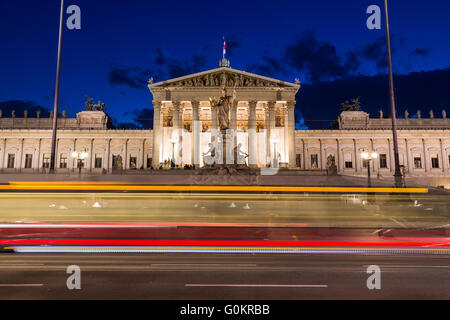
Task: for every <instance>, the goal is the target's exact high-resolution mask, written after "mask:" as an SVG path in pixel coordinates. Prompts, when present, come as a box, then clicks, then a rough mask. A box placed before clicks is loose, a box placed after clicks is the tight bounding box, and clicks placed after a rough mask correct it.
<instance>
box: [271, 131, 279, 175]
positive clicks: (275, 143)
mask: <svg viewBox="0 0 450 320" xmlns="http://www.w3.org/2000/svg"><path fill="white" fill-rule="evenodd" d="M270 142H272V144H273V168H278V158H277V144H278V142H279V139H278V138H276V137H275V138H272V139H270Z"/></svg>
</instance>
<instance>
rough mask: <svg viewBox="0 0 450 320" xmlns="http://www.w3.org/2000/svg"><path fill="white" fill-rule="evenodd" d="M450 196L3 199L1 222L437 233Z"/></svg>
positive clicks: (447, 216)
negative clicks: (252, 225) (419, 230)
mask: <svg viewBox="0 0 450 320" xmlns="http://www.w3.org/2000/svg"><path fill="white" fill-rule="evenodd" d="M449 221H450V200H449V197H448V195H445V196H439V195H366V194H341V195H333V194H328V195H326V194H315V195H313V194H298V195H281V194H261V195H258V194H247V195H245V194H244V195H236V194H102V193H74V194H67V193H63V194H59V193H48V194H39V193H32V194H30V193H28V194H27V193H24V194H17V193H7V194H0V223H6V224H11V223H73V222H76V223H115V222H135V223H141V222H145V223H151V222H164V223H194V224H195V223H225V224H227V223H228V224H245V223H258V224H262V225H269V226H277V225H283V226H286V225H293V226H299V225H301V226H302V227H341V228H345V227H351V228H353V227H358V228H366V227H368V228H380V227H384V228H415V229H417V228H437V227H447V226H448V225H449Z"/></svg>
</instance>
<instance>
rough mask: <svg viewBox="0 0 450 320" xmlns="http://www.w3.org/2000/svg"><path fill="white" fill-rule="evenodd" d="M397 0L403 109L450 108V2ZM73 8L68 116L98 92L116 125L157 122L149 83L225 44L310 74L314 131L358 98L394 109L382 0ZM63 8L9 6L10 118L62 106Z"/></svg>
mask: <svg viewBox="0 0 450 320" xmlns="http://www.w3.org/2000/svg"><path fill="white" fill-rule="evenodd" d="M390 3H391V4H390V19H391V32H392V35H393V39H392V42H393V54H394V72H395V73H396V74H397V77H396V80H397V83H398V86H399V88H398V90H399V91H398V96H397V101H398V103H399V113H402V112H403V110H404V109H406V108H408V109H409V111H410V113H414V112H415V111H416V109H417V108H418V107H423V108H422V112H423V113H424V112H425V110H427V108H428V109H429V108H433V109H434V110H435V112H438V113H439V114H440V110H441V109H442V108H444V107H447V110H448V111H450V95H449V93H447V92H446V91H450V90H448V88H447V87H446V86H444V85H442V84H443V83H445V82H446V83H447V84H448V83H449V82H450V70H449V69H447V68H450V60H449V56H450V41H449V36H448V35H449V31H450V19H449V18H448V17H449V16H450V2H448V1H445V0H433V1H419V0H410V1H390ZM72 4H76V5H78V6H80V8H81V14H82V21H81V27H82V29H81V30H68V29H67V28H65V29H64V40H63V56H62V61H63V64H62V74H61V81H62V83H61V84H62V87H61V100H60V101H61V103H60V108H61V109H66V110H67V111H68V116H74V115H75V114H76V113H77V112H79V111H81V110H82V109H83V106H84V102H85V100H86V99H85V96H86V95H89V96H91V97H93V98H94V100H95V101H97V100H101V101H103V102H105V103H106V105H107V112H108V114H109V115H110V116H112V117H113V118H114V119H115V121H116V124H118V123H119V122H122V123H133V124H134V125H137V126H144V127H146V126H149V125H150V122H149V121H146V119H148V118H150V117H151V108H152V105H151V101H152V97H151V94H150V92H149V91H148V89H147V88H146V82H147V80H148V79H149V78H150V77H153V78H154V79H155V81H162V80H166V79H169V78H173V77H178V76H183V75H186V74H189V73H194V72H200V71H204V70H208V69H213V68H216V67H218V62H219V60H220V58H221V55H222V37H223V36H225V38H226V40H227V44H228V56H227V57H228V58H229V59H230V60H231V65H232V67H233V68H235V69H240V70H245V71H249V72H255V73H258V74H262V75H265V76H270V77H274V78H278V79H282V80H287V81H292V82H293V81H294V79H295V78H300V80H301V82H302V84H304V87H303V88H302V89H301V90H300V92H299V95H298V97H297V98H298V105H297V108H298V109H297V118H298V119H299V120H300V119H302V118H303V117H304V118H305V119H306V120H307V121H306V122H305V124H306V125H307V126H308V127H321V126H325V123H326V121H324V120H331V119H334V118H335V117H336V115H337V114H338V113H339V105H340V103H341V102H343V101H344V100H349V99H351V98H355V97H357V96H361V100H362V103H363V107H364V106H365V107H366V108H365V109H367V110H368V111H370V112H371V113H372V114H373V115H374V114H375V113H376V111H378V110H379V109H383V110H385V113H387V114H388V113H389V111H388V100H387V94H388V87H387V78H386V77H385V74H386V72H387V69H386V61H385V58H384V57H385V42H384V41H385V39H384V36H385V30H384V28H383V29H382V30H375V31H374V30H368V29H367V28H366V19H367V17H368V15H367V14H366V9H367V7H368V6H369V5H372V4H378V5H380V6H381V7H382V8H383V1H381V0H369V1H366V0H352V1H349V0H342V1H336V0H316V1H306V0H305V1H302V0H297V1H293V0H292V1H273V0H271V1H266V0H258V1H253V0H244V1H243V0H240V1H234V0H228V1H211V0H209V1H149V0H146V1H138V0H130V1H103V0H98V1H92V0H91V1H87V0H66V6H69V5H72ZM59 6H60V2H59V1H57V0H51V1H50V0H46V1H21V0H15V1H6V0H0V108H2V109H3V113H4V116H9V113H10V111H8V110H10V109H15V110H16V115H17V116H22V114H23V112H21V111H20V110H21V109H24V108H27V109H28V110H34V109H33V108H36V107H38V106H42V107H44V108H46V109H50V108H52V106H53V92H54V85H55V72H56V54H57V37H58V24H59ZM67 17H68V15H66V18H67ZM382 23H383V25H384V19H383V22H382ZM441 69H442V70H441ZM436 70H440V71H436ZM417 72H419V73H417ZM447 86H448V85H447ZM437 89H439V90H437ZM441 89H442V90H441ZM324 97H326V99H324ZM445 104H447V106H446V105H445ZM309 121H310V122H309ZM129 125H130V124H129Z"/></svg>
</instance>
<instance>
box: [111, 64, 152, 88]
mask: <svg viewBox="0 0 450 320" xmlns="http://www.w3.org/2000/svg"><path fill="white" fill-rule="evenodd" d="M152 74H153V72H152V71H151V70H145V69H142V68H139V67H121V66H117V65H115V64H113V65H112V66H111V70H110V71H109V74H108V81H109V84H110V85H111V86H115V85H120V86H128V87H130V88H132V89H143V88H145V87H146V84H147V82H148V79H150V76H151V75H152Z"/></svg>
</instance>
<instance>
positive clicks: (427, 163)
mask: <svg viewBox="0 0 450 320" xmlns="http://www.w3.org/2000/svg"><path fill="white" fill-rule="evenodd" d="M318 140H319V153H320V159H319V168H318V169H321V170H325V169H326V154H325V151H326V150H325V149H324V147H323V146H324V143H323V139H318ZM404 140H405V147H406V154H405V157H406V159H405V161H404V165H405V167H406V168H407V170H408V172H413V170H415V168H414V159H413V156H412V154H411V150H410V148H409V142H408V139H404ZM301 141H302V147H303V150H302V159H301V160H302V163H301V167H302V168H303V169H305V168H306V161H307V160H306V157H307V155H308V153H307V150H306V146H307V141H306V140H305V139H302V140H301ZM316 141H317V140H316ZM387 143H388V154H387V157H388V159H386V161H389V170H390V171H391V172H392V173H393V172H394V169H395V164H394V154H393V144H392V141H391V139H389V138H388V139H387ZM439 144H440V155H439V158H441V161H440V167H439V169H440V170H441V171H442V172H447V171H448V170H449V169H450V163H449V162H450V159H449V158H448V155H447V153H446V150H445V148H444V143H443V139H439ZM370 145H371V150H375V151H376V148H375V144H374V141H373V139H370ZM353 149H354V161H355V167H354V171H355V172H356V173H365V171H364V170H365V169H364V168H363V167H362V161H361V155H360V151H359V145H358V143H357V140H356V139H353ZM422 149H423V157H422V160H423V163H422V169H423V170H424V171H425V172H430V171H431V158H430V154H429V151H428V148H427V147H426V143H425V139H422ZM336 150H337V154H336V158H335V159H336V166H337V168H338V171H342V170H343V169H344V162H343V161H344V160H343V159H344V157H343V154H342V151H343V150H341V148H340V142H339V139H336ZM378 161H379V159H376V160H374V161H373V162H372V166H371V170H372V171H373V172H377V171H378V170H379V169H380V165H379V162H378ZM341 163H342V165H341ZM363 169H364V170H363Z"/></svg>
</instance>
